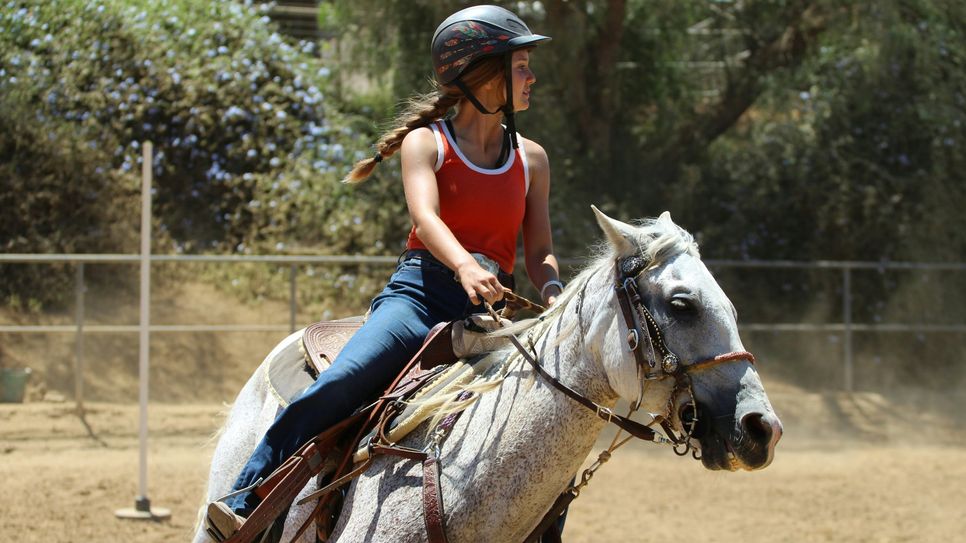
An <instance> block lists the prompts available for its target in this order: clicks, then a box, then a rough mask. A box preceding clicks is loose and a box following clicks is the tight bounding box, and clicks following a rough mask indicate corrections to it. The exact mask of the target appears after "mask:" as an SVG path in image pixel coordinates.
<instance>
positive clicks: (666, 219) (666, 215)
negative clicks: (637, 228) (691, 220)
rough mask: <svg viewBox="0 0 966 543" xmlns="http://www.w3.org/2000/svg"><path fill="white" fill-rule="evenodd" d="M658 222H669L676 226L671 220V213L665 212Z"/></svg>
mask: <svg viewBox="0 0 966 543" xmlns="http://www.w3.org/2000/svg"><path fill="white" fill-rule="evenodd" d="M657 220H659V221H661V222H669V223H671V224H674V221H672V220H671V212H670V211H665V212H664V213H661V216H660V217H658V218H657Z"/></svg>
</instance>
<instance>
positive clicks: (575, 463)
mask: <svg viewBox="0 0 966 543" xmlns="http://www.w3.org/2000/svg"><path fill="white" fill-rule="evenodd" d="M571 304H572V302H571ZM568 305H570V304H568ZM574 307H575V306H573V305H570V307H567V308H563V311H562V312H561V314H560V316H559V317H557V318H556V319H555V320H554V322H551V323H549V329H548V330H546V332H545V333H544V334H542V335H541V337H540V338H538V339H537V340H536V341H535V344H536V348H537V352H538V353H539V356H538V360H539V362H540V364H541V365H542V366H543V367H544V368H545V369H546V371H547V372H548V373H550V374H551V375H553V376H554V377H555V378H557V379H558V380H559V381H560V382H562V383H564V384H566V385H567V386H569V387H570V388H572V389H574V390H576V391H578V392H579V393H581V394H584V395H586V396H588V397H591V398H592V399H593V400H594V401H597V402H599V403H603V404H605V405H607V406H609V407H610V406H612V405H613V404H614V403H615V401H616V395H615V394H614V393H613V391H610V389H609V387H608V386H607V378H606V374H605V373H604V369H603V367H602V366H601V365H600V364H599V363H598V362H596V361H595V357H594V356H593V354H592V350H591V349H590V348H588V345H587V343H586V342H585V339H584V338H583V337H582V334H580V333H579V332H577V330H578V329H579V325H578V323H577V321H576V320H575V319H578V315H577V313H576V312H575V311H574V310H573V308H574ZM589 310H590V308H587V311H588V312H589ZM568 330H572V331H570V332H569V333H563V334H562V337H559V338H558V337H556V336H557V334H558V333H560V332H567V331H568ZM520 364H521V366H518V369H516V370H515V371H512V372H511V373H510V374H509V375H508V376H507V378H506V380H505V381H504V383H503V385H502V386H501V388H500V390H497V391H493V392H490V393H488V394H484V395H483V396H482V397H481V398H480V401H479V404H478V405H477V406H476V407H475V412H474V413H473V416H472V417H471V421H470V422H469V423H468V425H467V428H466V432H465V434H464V435H463V436H462V439H457V441H464V440H465V441H464V442H463V443H461V444H460V445H459V447H458V449H457V450H456V451H454V454H455V455H456V456H457V458H455V459H453V460H454V461H452V462H451V463H450V466H451V467H455V468H456V472H457V473H458V474H454V475H456V476H455V477H453V479H454V480H459V481H462V482H463V483H465V484H466V487H465V488H464V489H463V490H464V492H460V493H459V494H460V495H462V496H481V495H482V496H491V497H494V498H498V499H499V501H500V503H501V506H500V507H499V508H497V509H495V510H494V509H493V508H490V507H487V508H484V509H486V510H487V511H488V512H486V513H483V514H481V513H480V512H479V511H477V512H475V513H474V512H473V509H474V508H476V507H478V505H477V504H474V503H473V502H472V500H467V501H466V502H463V503H464V505H466V508H465V509H464V510H463V514H459V515H458V516H460V517H462V519H461V521H462V522H458V523H456V524H455V525H458V526H461V528H460V529H461V530H466V533H467V534H473V533H475V534H476V535H477V536H479V535H480V534H486V533H488V532H489V530H490V528H488V527H492V526H505V527H510V528H508V529H509V531H511V532H513V531H514V530H518V531H519V532H520V533H514V534H513V537H514V538H517V539H522V538H523V536H526V535H527V533H524V532H528V530H529V529H532V527H533V524H535V523H536V522H537V521H539V519H540V517H541V516H542V515H543V514H544V512H545V511H546V510H547V508H548V507H549V506H550V505H551V503H552V502H553V501H554V500H555V499H556V497H557V496H558V495H559V494H560V493H561V492H562V491H563V490H564V489H565V488H566V486H567V484H568V483H569V481H570V479H571V478H572V477H573V476H574V475H575V474H576V473H577V470H578V469H579V468H580V465H581V463H582V462H583V460H584V459H585V458H586V457H587V455H588V453H589V452H590V450H591V449H592V447H593V445H594V443H595V441H596V439H597V436H598V434H599V433H600V431H601V429H602V428H603V426H604V422H603V421H602V420H601V419H599V418H597V416H596V415H595V414H594V412H592V411H590V410H588V409H587V408H586V407H583V406H581V405H580V404H578V403H577V402H575V401H573V400H571V399H570V398H568V397H567V396H565V395H564V394H562V393H561V392H560V391H558V390H556V389H555V388H553V387H552V386H551V385H550V384H549V383H547V382H546V381H545V380H544V379H543V378H541V377H539V376H537V375H536V374H535V372H534V371H533V370H532V369H531V368H530V367H529V365H527V364H526V363H525V362H522V361H521V362H520ZM519 368H522V369H519ZM608 391H609V392H608ZM453 437H456V436H453ZM476 439H480V442H478V443H469V442H472V441H474V440H476ZM465 451H473V452H472V453H466V452H465ZM464 499H465V498H464ZM490 503H493V502H490ZM458 510H459V509H456V510H451V511H453V512H454V513H456V511H458ZM514 527H515V528H514ZM474 531H475V532H474ZM521 534H522V535H521ZM507 535H508V534H505V533H504V534H501V537H504V536H507ZM517 536H520V537H517ZM457 539H458V538H457ZM483 539H485V538H483Z"/></svg>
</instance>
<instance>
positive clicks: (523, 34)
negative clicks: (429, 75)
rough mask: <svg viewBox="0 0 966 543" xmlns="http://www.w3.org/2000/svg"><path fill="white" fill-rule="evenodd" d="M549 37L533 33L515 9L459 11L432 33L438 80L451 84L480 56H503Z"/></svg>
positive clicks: (444, 83) (489, 7)
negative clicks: (515, 12) (514, 11)
mask: <svg viewBox="0 0 966 543" xmlns="http://www.w3.org/2000/svg"><path fill="white" fill-rule="evenodd" d="M548 40H550V38H549V37H547V36H541V35H540V34H534V33H533V32H530V28H529V27H527V25H526V23H524V22H523V20H521V19H520V18H519V17H517V16H516V15H515V14H514V13H513V12H512V11H510V10H507V9H504V8H501V7H499V6H473V7H469V8H466V9H462V10H460V11H457V12H456V13H454V14H452V15H450V16H449V17H447V18H446V20H445V21H443V22H442V23H441V24H440V25H439V27H438V28H436V32H435V33H434V34H433V44H432V53H433V68H434V69H435V71H436V79H437V80H438V81H439V82H440V83H441V84H443V85H449V84H450V83H452V82H453V81H455V80H456V79H458V78H459V77H460V76H461V75H463V73H465V72H466V70H467V68H469V67H470V66H471V65H472V64H473V63H474V62H476V61H477V60H479V59H481V58H485V57H491V56H498V55H503V54H506V53H510V52H512V51H514V50H516V49H521V48H523V47H530V46H533V45H536V44H538V43H540V42H544V41H548Z"/></svg>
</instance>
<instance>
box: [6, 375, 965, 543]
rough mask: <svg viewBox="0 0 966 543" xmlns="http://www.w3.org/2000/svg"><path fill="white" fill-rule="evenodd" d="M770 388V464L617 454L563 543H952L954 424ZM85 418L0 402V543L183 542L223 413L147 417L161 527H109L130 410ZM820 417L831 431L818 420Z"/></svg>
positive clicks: (959, 486) (134, 459) (155, 411)
mask: <svg viewBox="0 0 966 543" xmlns="http://www.w3.org/2000/svg"><path fill="white" fill-rule="evenodd" d="M778 388H779V390H778V391H777V392H772V394H771V395H772V401H773V403H775V405H776V406H778V409H779V413H780V414H782V413H795V416H794V417H792V416H790V415H789V416H785V417H784V419H785V421H784V422H785V426H786V436H785V438H784V439H783V441H782V443H780V444H779V450H778V454H777V457H776V460H775V462H774V463H773V464H772V465H771V466H770V467H769V468H767V469H766V470H764V471H761V472H755V473H720V472H709V471H706V470H704V469H703V468H702V467H701V466H700V465H699V464H698V463H697V462H694V461H693V460H690V459H683V458H678V457H677V456H675V455H674V454H673V453H672V452H671V451H670V450H669V449H666V448H663V447H658V446H655V445H648V444H633V445H629V446H628V447H625V448H624V449H621V450H620V451H619V452H618V453H616V454H615V455H614V458H613V459H612V460H611V462H610V463H608V464H607V465H606V466H604V467H603V468H602V469H601V470H600V471H599V472H598V473H597V475H596V477H595V478H594V480H593V481H592V482H591V484H590V486H589V487H588V488H587V489H586V490H585V491H584V492H583V493H582V495H581V497H580V499H578V500H577V501H576V502H575V505H574V506H573V508H572V509H571V513H570V517H569V519H568V522H567V529H566V532H565V535H566V541H568V542H571V543H581V542H601V541H641V542H652V541H653V542H657V541H675V542H688V541H722V542H729V541H742V542H748V543H751V542H759V541H760V542H766V541H767V542H773V541H850V542H851V541H875V542H885V541H929V542H932V541H961V540H962V538H963V534H964V532H966V507H964V506H963V504H964V503H966V439H964V438H963V432H962V428H961V425H960V424H958V423H956V422H955V421H950V420H948V419H946V418H944V417H943V416H941V415H936V414H933V415H929V414H921V415H916V417H915V418H914V419H910V420H905V421H897V420H895V419H888V420H885V421H884V423H881V422H882V421H876V420H874V419H873V420H871V422H872V423H876V424H873V426H874V427H875V428H878V431H877V432H873V431H871V430H870V429H869V428H866V429H862V428H861V427H859V426H857V425H852V424H851V423H849V422H847V421H845V422H843V421H842V420H841V419H839V417H838V415H837V413H839V410H838V409H834V408H831V407H829V406H833V405H835V404H838V405H839V407H841V406H842V405H851V406H852V409H851V411H852V412H857V411H861V409H862V408H860V407H857V406H859V405H861V404H863V403H864V404H867V405H866V406H865V407H866V408H868V407H870V406H876V404H877V403H881V402H883V400H882V399H881V398H878V397H875V396H868V395H866V396H858V397H848V398H846V397H840V396H829V395H818V394H807V393H803V392H800V391H795V390H791V389H788V390H781V387H778ZM880 407H881V406H880ZM87 409H88V414H87V421H88V422H89V423H90V426H91V427H92V428H93V430H94V432H95V433H96V435H97V436H98V438H100V439H101V440H102V441H103V442H104V445H102V444H99V443H98V442H96V441H95V440H93V439H92V438H90V437H89V436H88V434H87V432H86V430H85V428H84V426H83V425H82V424H81V423H80V420H79V419H78V418H77V417H76V415H75V414H74V409H73V404H70V403H52V402H35V403H26V404H19V405H14V404H0V481H3V490H2V491H0V540H2V541H20V542H24V543H32V542H40V541H43V542H46V543H49V542H61V541H63V542H72V541H138V542H160V541H165V542H166V541H186V540H188V539H189V537H190V533H191V530H192V526H193V525H194V522H195V515H196V511H197V508H198V506H199V505H200V500H201V496H202V492H203V487H204V482H205V477H206V471H207V463H208V457H209V454H210V451H211V448H212V443H211V440H210V436H211V435H212V433H213V432H214V431H215V429H216V428H217V427H218V425H219V421H220V420H221V414H220V412H221V411H222V409H223V407H222V406H220V405H170V404H168V405H164V404H159V405H152V406H151V408H150V418H149V420H150V422H149V428H150V432H151V434H150V447H149V453H148V466H149V470H148V496H149V497H150V499H151V501H152V504H153V505H154V506H155V507H164V508H168V509H170V510H171V511H172V515H171V518H170V519H169V520H166V521H163V522H151V521H147V522H144V521H130V520H119V519H117V518H115V517H114V511H115V510H116V509H118V508H123V507H132V506H133V504H134V499H135V495H136V494H137V485H138V441H137V420H138V409H137V406H136V405H130V404H106V403H102V404H93V405H89V406H87ZM886 413H888V411H886ZM826 418H827V419H828V420H826ZM832 418H835V419H837V420H838V422H837V423H836V424H832V425H830V424H827V423H828V421H829V420H831V419H832ZM859 418H861V419H863V420H866V422H869V420H868V418H867V417H859ZM880 423H881V424H880ZM843 424H844V425H843ZM607 435H609V431H607V432H606V433H605V436H607ZM847 436H848V437H847ZM105 445H106V446H105ZM594 455H596V453H594Z"/></svg>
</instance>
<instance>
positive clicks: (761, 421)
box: [741, 413, 772, 444]
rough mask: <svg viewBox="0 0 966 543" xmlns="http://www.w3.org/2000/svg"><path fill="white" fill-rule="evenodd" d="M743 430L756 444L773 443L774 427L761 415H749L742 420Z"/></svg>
mask: <svg viewBox="0 0 966 543" xmlns="http://www.w3.org/2000/svg"><path fill="white" fill-rule="evenodd" d="M741 430H742V431H743V432H744V433H745V435H746V436H748V437H749V438H751V439H752V440H754V441H755V442H756V443H762V444H766V443H769V442H771V436H772V427H771V424H768V423H767V422H766V421H765V417H764V415H762V414H761V413H749V414H747V415H745V416H744V417H742V419H741Z"/></svg>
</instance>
